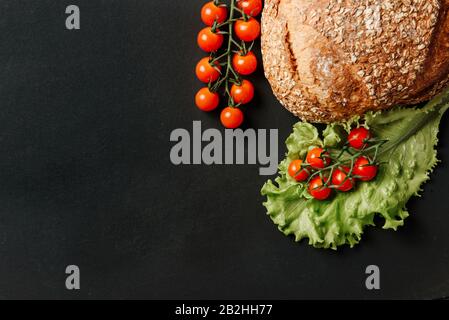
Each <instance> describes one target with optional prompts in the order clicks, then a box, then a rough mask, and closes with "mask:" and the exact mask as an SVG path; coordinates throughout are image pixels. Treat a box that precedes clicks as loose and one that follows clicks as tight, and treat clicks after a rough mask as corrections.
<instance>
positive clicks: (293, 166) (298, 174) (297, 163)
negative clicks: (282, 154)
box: [288, 160, 310, 182]
mask: <svg viewBox="0 0 449 320" xmlns="http://www.w3.org/2000/svg"><path fill="white" fill-rule="evenodd" d="M302 164H303V161H302V160H293V161H292V162H291V163H290V166H289V167H288V174H289V175H290V177H292V178H293V179H295V180H296V181H298V182H303V181H306V180H307V179H309V176H310V173H309V170H307V169H306V168H302Z"/></svg>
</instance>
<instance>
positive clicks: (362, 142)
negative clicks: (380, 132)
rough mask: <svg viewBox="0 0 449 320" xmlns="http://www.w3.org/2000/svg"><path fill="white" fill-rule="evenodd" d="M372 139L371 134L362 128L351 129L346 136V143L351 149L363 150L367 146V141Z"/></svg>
mask: <svg viewBox="0 0 449 320" xmlns="http://www.w3.org/2000/svg"><path fill="white" fill-rule="evenodd" d="M371 138H372V135H371V132H370V131H369V130H368V129H366V128H364V127H360V128H356V129H353V130H352V131H351V132H350V133H349V136H348V142H349V144H350V146H351V147H353V148H354V149H357V150H361V149H365V148H366V147H367V146H368V143H367V142H368V140H370V139H371Z"/></svg>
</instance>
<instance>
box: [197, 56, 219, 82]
mask: <svg viewBox="0 0 449 320" xmlns="http://www.w3.org/2000/svg"><path fill="white" fill-rule="evenodd" d="M214 64H215V67H213V66H212V65H211V63H210V59H209V57H206V58H203V59H201V60H200V62H198V64H197V65H196V70H195V71H196V76H197V77H198V79H199V80H200V81H201V82H204V83H209V82H215V81H217V80H218V78H220V72H219V70H221V66H220V64H219V63H218V62H215V63H214Z"/></svg>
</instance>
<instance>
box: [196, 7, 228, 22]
mask: <svg viewBox="0 0 449 320" xmlns="http://www.w3.org/2000/svg"><path fill="white" fill-rule="evenodd" d="M227 17H228V9H227V8H226V6H224V5H219V6H216V5H215V3H214V2H213V1H211V2H208V3H206V4H205V5H204V6H203V8H202V9H201V20H203V22H204V24H206V25H208V26H209V27H212V26H213V25H214V23H215V21H217V23H223V22H225V21H226V18H227Z"/></svg>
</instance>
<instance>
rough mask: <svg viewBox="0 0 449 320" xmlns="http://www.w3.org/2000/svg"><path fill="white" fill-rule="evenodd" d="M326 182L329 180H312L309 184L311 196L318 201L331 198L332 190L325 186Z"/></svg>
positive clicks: (318, 178)
mask: <svg viewBox="0 0 449 320" xmlns="http://www.w3.org/2000/svg"><path fill="white" fill-rule="evenodd" d="M323 180H324V181H323ZM326 181H327V178H324V179H321V177H316V178H314V179H312V181H310V183H309V189H308V190H309V194H310V195H311V196H312V197H314V198H315V199H317V200H326V199H327V198H329V197H330V195H331V194H332V189H331V188H329V187H326V186H325V185H324V184H325V182H326Z"/></svg>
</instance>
